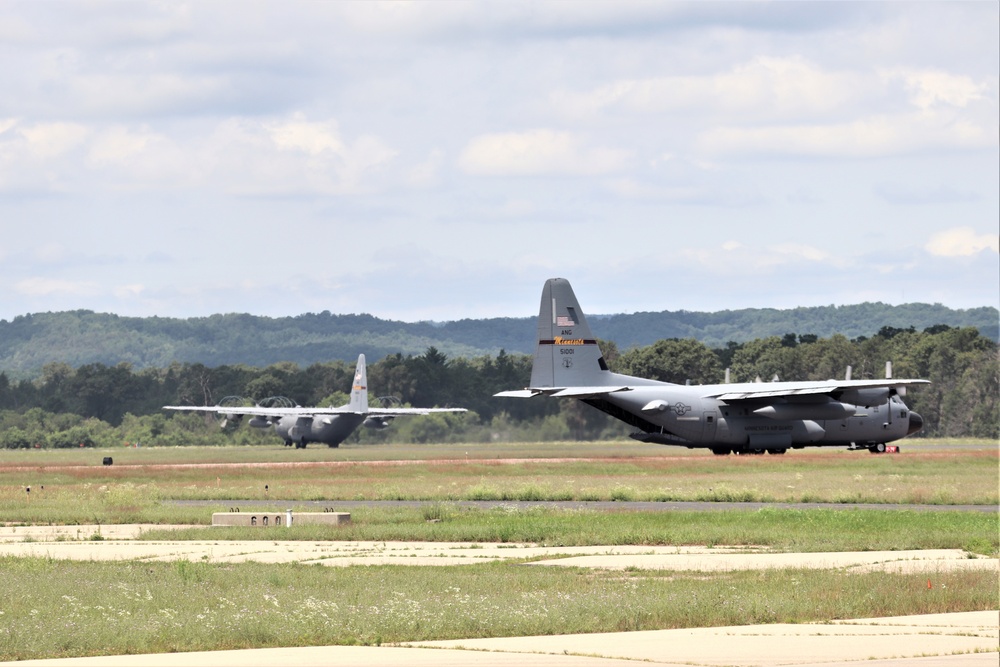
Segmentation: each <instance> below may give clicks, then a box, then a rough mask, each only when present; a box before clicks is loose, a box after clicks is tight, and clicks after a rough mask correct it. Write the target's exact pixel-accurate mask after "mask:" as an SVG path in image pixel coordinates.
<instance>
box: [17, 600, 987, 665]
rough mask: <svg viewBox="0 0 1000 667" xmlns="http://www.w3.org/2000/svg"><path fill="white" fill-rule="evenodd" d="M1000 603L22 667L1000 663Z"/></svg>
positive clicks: (102, 659)
mask: <svg viewBox="0 0 1000 667" xmlns="http://www.w3.org/2000/svg"><path fill="white" fill-rule="evenodd" d="M998 619H1000V612H997V611H989V612H965V613H958V614H935V615H930V616H904V617H894V618H873V619H860V620H851V621H838V622H835V623H810V624H803V625H756V626H733V627H721V628H693V629H684V630H652V631H646V632H620V633H602V634H593V635H558V636H543V637H507V638H494V639H461V640H453V641H438V642H416V643H412V644H409V645H406V646H381V647H359V646H316V647H303V648H276V649H257V650H244V651H210V652H199V653H172V654H154V655H129V656H98V657H92V658H69V659H62V660H26V661H22V662H17V663H0V664H3V665H7V664H10V665H13V664H17V665H21V666H24V667H42V666H45V667H97V666H99V665H106V666H108V667H166V666H172V665H189V666H190V665H204V666H206V667H258V666H259V667H264V666H268V667H270V666H275V665H281V666H282V667H319V666H321V665H322V666H326V665H339V666H342V667H352V666H357V667H372V666H374V665H386V666H399V667H423V666H424V665H428V666H429V665H439V666H441V667H451V666H454V665H469V664H475V665H482V666H483V667H514V666H526V665H539V666H541V667H549V666H551V667H563V666H567V665H580V666H581V667H591V666H592V667H624V666H631V667H636V666H637V665H642V664H645V665H660V666H663V667H681V666H686V667H722V666H724V665H742V666H744V667H859V665H861V666H864V667H903V666H904V665H906V666H908V667H996V665H997V664H998V661H1000V652H998V651H997V648H998V645H1000V636H998V635H1000V629H998Z"/></svg>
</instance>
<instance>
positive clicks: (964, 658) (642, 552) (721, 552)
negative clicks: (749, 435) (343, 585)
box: [0, 526, 1000, 667]
mask: <svg viewBox="0 0 1000 667" xmlns="http://www.w3.org/2000/svg"><path fill="white" fill-rule="evenodd" d="M144 528H145V527H143V526H71V527H65V526H32V527H3V528H0V554H2V555H11V556H44V557H49V558H70V559H81V560H146V561H151V560H156V561H160V560H177V559H187V560H192V561H194V560H198V561H208V562H218V563H225V562H241V561H258V562H273V563H279V562H281V563H285V562H300V563H319V564H323V565H328V566H346V565H354V564H377V563H394V564H402V565H461V564H474V563H482V562H488V561H495V560H515V559H532V566H537V567H560V566H568V567H585V568H599V569H624V568H639V569H665V570H677V571H680V570H695V571H722V570H741V569H769V568H789V567H793V568H823V569H842V570H844V571H872V570H877V571H904V572H921V573H928V574H929V575H932V574H933V573H934V572H945V571H953V570H957V569H973V568H975V569H986V570H990V571H994V572H998V576H1000V561H998V560H997V559H991V558H972V557H970V556H969V554H967V553H965V552H964V551H961V550H957V549H937V550H927V551H884V552H857V553H810V554H787V553H770V552H769V551H768V550H767V549H763V548H760V549H752V548H739V549H736V548H725V547H712V548H709V547H633V546H615V547H607V546H600V547H538V546H535V545H530V544H486V543H475V544H474V543H429V542H399V543H393V542H325V541H324V542H300V541H280V540H275V541H271V540H268V541H267V542H263V541H254V542H229V541H198V542H186V541H181V540H178V541H157V542H153V541H147V540H143V539H142V533H143V530H144ZM157 528H162V526H157ZM271 530H276V531H277V530H280V529H275V528H272V529H271ZM95 536H99V537H100V538H101V539H100V540H96V539H94V538H95ZM275 537H280V533H277V532H276V533H275ZM998 646H1000V612H998V611H983V612H963V613H955V614H936V615H927V616H906V617H897V618H878V619H859V620H845V621H836V622H832V623H809V624H801V625H780V624H776V625H760V626H740V627H721V628H693V629H683V630H653V631H643V632H628V633H602V634H590V635H563V636H541V637H507V638H491V639H476V638H472V639H462V640H454V641H433V642H419V643H412V644H406V645H397V646H380V647H361V646H321V647H302V648H276V649H257V650H243V651H213V652H203V653H185V654H155V655H131V656H100V657H93V658H70V659H62V660H27V661H21V662H18V663H16V664H18V665H22V666H31V665H34V666H40V665H49V666H59V667H75V666H79V667H84V666H97V665H107V666H109V667H126V666H133V665H134V666H139V665H141V666H143V667H160V666H166V665H178V664H184V665H206V666H214V667H236V666H247V667H254V666H258V665H260V666H264V665H269V666H270V665H283V666H287V667H312V666H314V665H315V666H319V665H330V664H336V665H341V666H351V665H358V666H359V667H362V666H363V667H372V666H373V665H399V666H400V667H404V666H405V667H421V666H423V665H439V666H444V667H448V666H452V665H468V664H476V665H482V666H485V667H489V666H491V665H494V666H497V667H510V666H515V665H542V666H550V665H551V666H564V665H581V666H584V667H586V666H588V665H593V666H594V667H613V666H623V665H632V666H636V665H639V664H647V665H649V664H652V665H663V666H666V667H674V666H678V667H679V666H680V665H685V666H687V667H692V666H695V667H699V666H704V667H720V666H723V665H748V666H759V667H795V666H797V667H806V666H819V665H822V666H823V667H846V666H847V665H851V666H852V667H857V666H858V665H864V666H866V667H901V666H902V665H912V666H915V667H937V666H940V667H987V665H988V666H989V667H995V666H996V665H997V664H998V661H1000V653H998ZM0 664H14V663H0Z"/></svg>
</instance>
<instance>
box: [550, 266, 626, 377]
mask: <svg viewBox="0 0 1000 667" xmlns="http://www.w3.org/2000/svg"><path fill="white" fill-rule="evenodd" d="M610 376H611V372H610V371H609V370H608V365H607V364H606V363H605V362H604V357H603V356H602V354H601V348H600V347H599V346H598V344H597V340H596V339H595V338H594V335H593V334H592V333H591V332H590V326H589V325H588V324H587V318H586V317H584V314H583V310H582V309H581V308H580V304H579V302H578V301H577V300H576V295H575V294H573V288H572V287H571V286H570V284H569V281H568V280H565V279H563V278H552V279H550V280H547V281H546V282H545V287H544V288H543V289H542V302H541V305H540V306H539V309H538V343H537V347H536V348H535V360H534V363H533V365H532V367H531V387H532V388H544V387H579V386H586V387H589V386H602V385H605V384H609V383H612V382H613V381H614V380H613V379H612V378H611V377H610Z"/></svg>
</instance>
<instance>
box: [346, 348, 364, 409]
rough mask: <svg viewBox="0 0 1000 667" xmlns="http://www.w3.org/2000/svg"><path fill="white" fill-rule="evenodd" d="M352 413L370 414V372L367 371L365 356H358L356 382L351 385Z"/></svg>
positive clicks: (350, 404)
mask: <svg viewBox="0 0 1000 667" xmlns="http://www.w3.org/2000/svg"><path fill="white" fill-rule="evenodd" d="M348 410H349V411H350V412H360V413H367V412H368V371H367V370H365V355H363V354H359V355H358V367H357V369H356V370H355V371H354V382H353V383H351V402H350V403H348Z"/></svg>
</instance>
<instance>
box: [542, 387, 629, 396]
mask: <svg viewBox="0 0 1000 667" xmlns="http://www.w3.org/2000/svg"><path fill="white" fill-rule="evenodd" d="M619 391H632V387H567V388H566V389H560V390H559V391H557V392H555V393H553V394H550V395H551V396H558V397H559V398H589V397H592V396H603V395H604V394H614V393H617V392H619Z"/></svg>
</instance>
